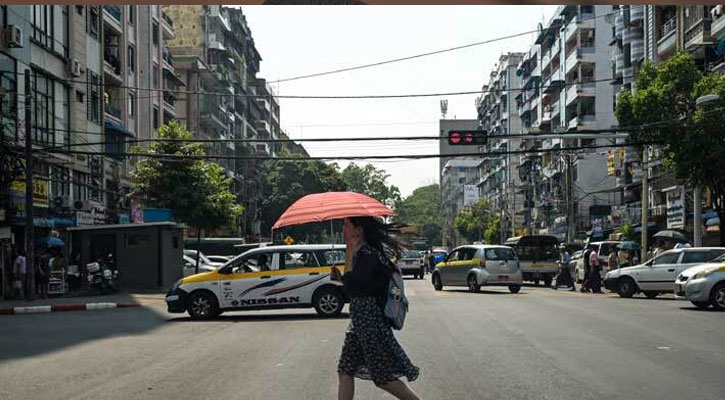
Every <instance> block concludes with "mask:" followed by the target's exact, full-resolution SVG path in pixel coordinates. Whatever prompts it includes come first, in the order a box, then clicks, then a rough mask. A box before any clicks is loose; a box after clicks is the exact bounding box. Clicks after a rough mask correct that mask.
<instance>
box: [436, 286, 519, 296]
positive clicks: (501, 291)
mask: <svg viewBox="0 0 725 400" xmlns="http://www.w3.org/2000/svg"><path fill="white" fill-rule="evenodd" d="M444 291H446V292H458V293H471V291H469V290H468V289H463V288H461V289H445V290H444ZM471 294H472V295H476V294H498V295H504V294H514V293H511V292H509V291H508V289H506V291H503V290H500V291H499V290H487V289H483V288H482V289H481V290H480V291H479V292H478V293H471ZM515 294H517V295H520V294H527V293H525V292H518V293H515Z"/></svg>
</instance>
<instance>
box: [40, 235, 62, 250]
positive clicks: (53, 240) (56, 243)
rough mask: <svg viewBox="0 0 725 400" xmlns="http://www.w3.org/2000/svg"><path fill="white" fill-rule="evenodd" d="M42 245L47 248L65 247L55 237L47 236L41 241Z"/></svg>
mask: <svg viewBox="0 0 725 400" xmlns="http://www.w3.org/2000/svg"><path fill="white" fill-rule="evenodd" d="M41 243H43V244H47V245H48V246H56V247H63V246H65V243H63V241H62V240H60V239H58V238H57V237H55V236H48V237H47V238H45V239H43V240H42V241H41Z"/></svg>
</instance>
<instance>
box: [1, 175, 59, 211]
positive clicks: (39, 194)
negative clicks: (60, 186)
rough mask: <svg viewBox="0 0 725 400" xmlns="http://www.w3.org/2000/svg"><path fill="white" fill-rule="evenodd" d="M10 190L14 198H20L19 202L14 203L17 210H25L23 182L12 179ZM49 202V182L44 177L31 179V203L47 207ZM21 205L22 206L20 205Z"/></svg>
mask: <svg viewBox="0 0 725 400" xmlns="http://www.w3.org/2000/svg"><path fill="white" fill-rule="evenodd" d="M10 190H11V191H12V192H13V198H14V199H20V198H22V199H23V201H22V202H21V203H17V202H14V203H15V207H16V208H17V209H18V211H23V212H24V211H25V182H23V181H14V182H13V183H12V184H11V186H10ZM49 204H50V184H49V182H48V181H47V180H45V179H33V205H34V206H35V207H48V205H49ZM21 206H22V207H21Z"/></svg>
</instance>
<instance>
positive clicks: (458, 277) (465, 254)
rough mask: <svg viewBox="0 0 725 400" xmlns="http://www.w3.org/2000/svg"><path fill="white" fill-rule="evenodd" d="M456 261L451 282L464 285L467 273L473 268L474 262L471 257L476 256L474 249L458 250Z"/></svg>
mask: <svg viewBox="0 0 725 400" xmlns="http://www.w3.org/2000/svg"><path fill="white" fill-rule="evenodd" d="M458 253H459V255H458V261H456V263H455V264H456V265H455V266H454V267H453V280H454V282H455V283H456V284H465V283H466V280H467V279H468V271H470V270H471V268H473V267H474V265H475V264H476V261H475V260H474V259H473V256H474V255H475V254H476V249H474V248H469V247H465V248H462V249H460V250H459V252H458Z"/></svg>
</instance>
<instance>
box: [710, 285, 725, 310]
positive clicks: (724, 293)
mask: <svg viewBox="0 0 725 400" xmlns="http://www.w3.org/2000/svg"><path fill="white" fill-rule="evenodd" d="M710 304H712V307H713V308H714V309H716V310H719V311H723V310H725V282H720V283H718V284H717V285H715V287H714V288H712V291H711V292H710Z"/></svg>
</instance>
